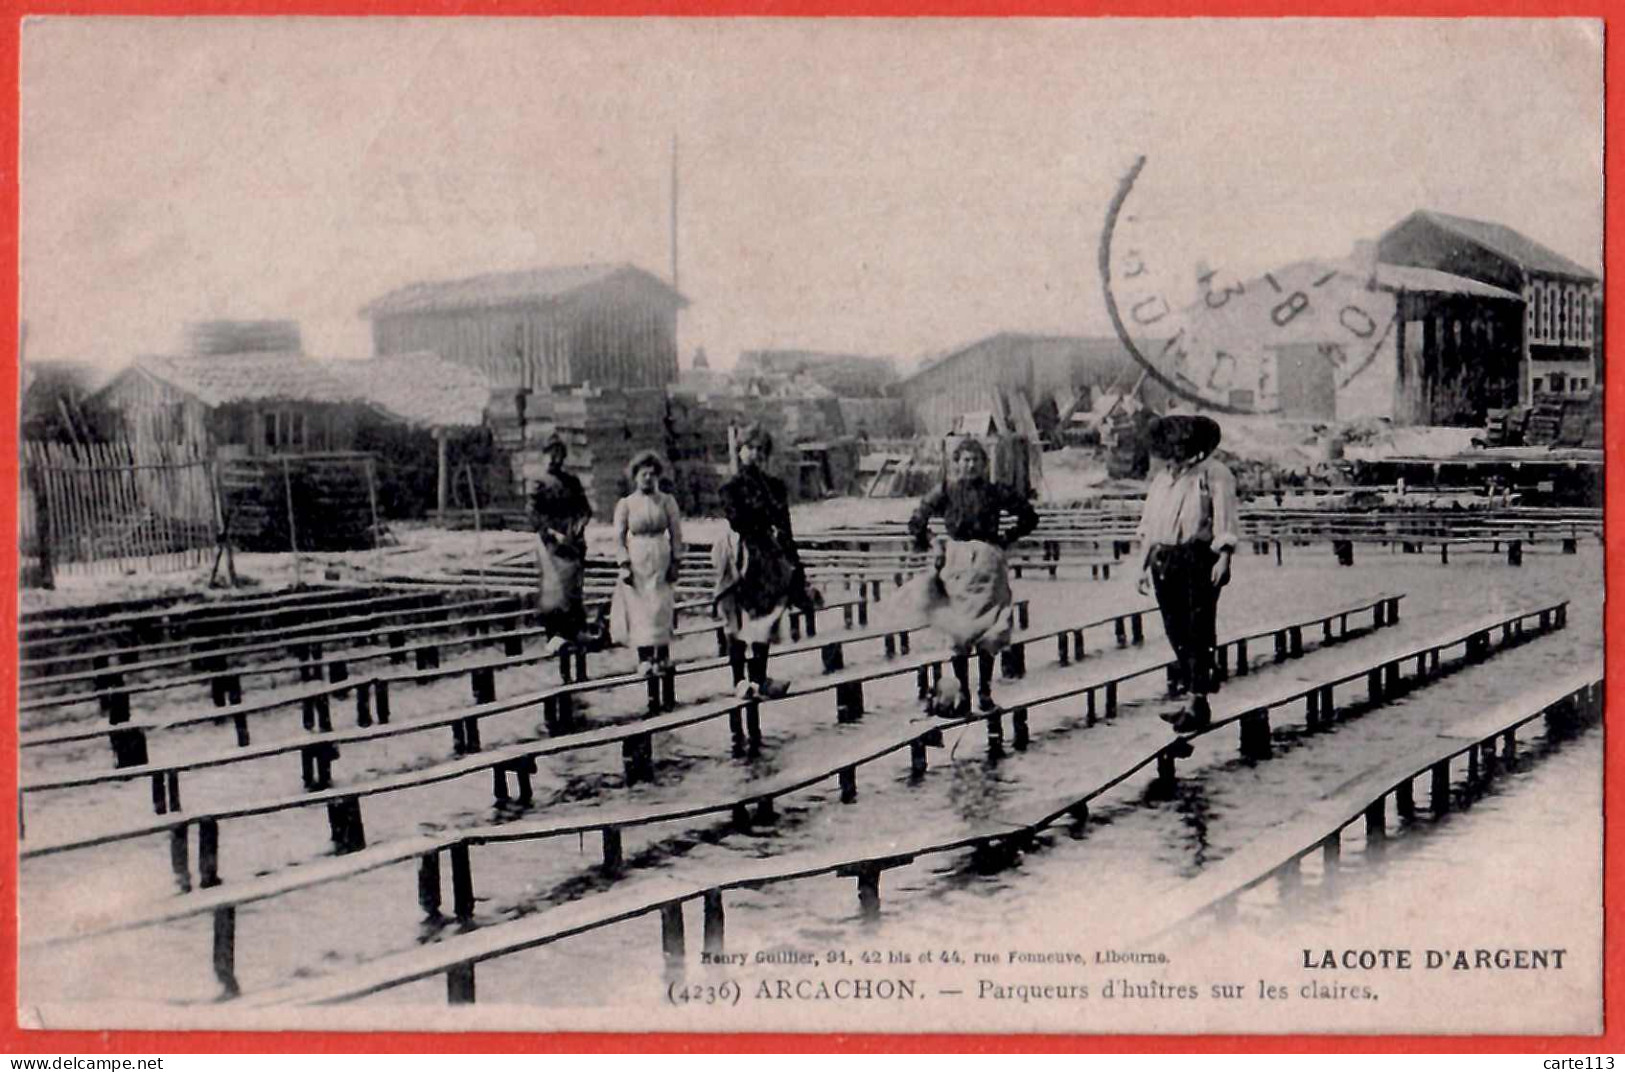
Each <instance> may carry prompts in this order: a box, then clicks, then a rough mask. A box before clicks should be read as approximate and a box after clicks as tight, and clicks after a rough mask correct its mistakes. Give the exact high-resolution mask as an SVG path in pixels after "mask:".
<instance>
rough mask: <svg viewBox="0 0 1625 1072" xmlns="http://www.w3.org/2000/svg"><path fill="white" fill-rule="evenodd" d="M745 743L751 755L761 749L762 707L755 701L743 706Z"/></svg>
mask: <svg viewBox="0 0 1625 1072" xmlns="http://www.w3.org/2000/svg"><path fill="white" fill-rule="evenodd" d="M745 743H746V744H747V745H748V746H749V748H750V752H751V754H752V755H755V754H756V753H757V752H758V751H759V750H760V749H761V747H762V705H761V704H759V703H757V702H756V701H755V700H752V701H750V702H749V703H747V704H746V705H745Z"/></svg>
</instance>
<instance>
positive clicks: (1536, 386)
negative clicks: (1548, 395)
mask: <svg viewBox="0 0 1625 1072" xmlns="http://www.w3.org/2000/svg"><path fill="white" fill-rule="evenodd" d="M1544 386H1545V381H1544V380H1542V379H1541V378H1540V377H1539V376H1536V377H1535V378H1534V379H1532V380H1530V381H1529V393H1530V394H1532V395H1538V394H1540V393H1541V388H1542V387H1544Z"/></svg>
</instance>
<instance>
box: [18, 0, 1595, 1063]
mask: <svg viewBox="0 0 1625 1072" xmlns="http://www.w3.org/2000/svg"><path fill="white" fill-rule="evenodd" d="M1612 7H1613V5H1612V4H1610V3H1609V2H1608V0H1589V2H1584V0H1580V2H1577V0H1316V2H1313V3H1310V2H1307V0H1205V2H1200V0H551V2H539V0H77V2H75V0H0V8H3V10H4V12H5V15H6V16H7V17H6V18H5V19H4V20H3V21H0V93H3V94H4V95H5V96H6V97H7V99H10V100H12V101H13V102H16V101H17V88H18V44H19V38H20V28H21V20H22V19H23V18H26V17H27V16H30V15H189V14H197V15H217V16H232V15H343V16H355V15H422V16H450V15H472V16H491V15H509V16H512V15H616V16H630V15H660V16H698V15H755V16H763V15H772V16H804V17H805V16H860V15H861V16H881V17H884V16H892V17H904V16H922V15H930V16H984V17H998V16H1078V15H1110V16H1138V17H1159V16H1183V15H1213V16H1254V17H1269V16H1285V15H1299V16H1304V15H1315V16H1360V15H1390V16H1401V15H1404V16H1427V17H1446V16H1467V15H1478V16H1490V15H1503V16H1518V17H1529V16H1542V17H1560V16H1561V17H1588V18H1602V19H1604V21H1605V23H1607V24H1608V25H1607V26H1606V27H1605V32H1606V30H1608V29H1612V28H1613V25H1614V24H1615V20H1614V19H1612V18H1610V15H1611V9H1612ZM1619 24H1625V17H1622V18H1621V19H1620V20H1619ZM1619 54H1620V50H1619V49H1616V48H1608V49H1607V50H1606V54H1605V68H1604V77H1605V79H1606V86H1607V89H1606V93H1605V116H1606V120H1605V122H1606V130H1605V133H1606V135H1607V137H1606V142H1605V145H1606V148H1605V153H1604V168H1605V172H1609V173H1615V174H1625V123H1622V122H1621V121H1620V116H1621V114H1622V113H1625V69H1622V68H1625V64H1622V63H1621V61H1620V59H1619ZM0 124H3V126H0V133H3V135H4V137H3V140H0V220H3V223H0V262H5V263H10V264H13V265H16V264H18V259H17V258H18V238H17V234H18V223H17V220H18V217H17V212H18V185H17V154H18V109H17V107H16V106H15V104H14V106H13V107H12V108H10V109H7V111H6V113H5V115H4V117H3V119H0ZM1617 200H1618V198H1617V191H1616V190H1615V188H1614V186H1613V184H1609V185H1608V187H1607V194H1606V216H1605V224H1606V226H1605V241H1604V265H1605V267H1604V276H1605V278H1604V286H1605V292H1604V293H1605V305H1604V313H1605V316H1606V321H1605V325H1606V327H1605V330H1606V336H1605V337H1606V338H1610V339H1618V338H1621V337H1625V336H1622V335H1621V332H1622V331H1625V285H1622V283H1621V275H1620V274H1619V273H1616V272H1614V271H1612V267H1613V255H1614V253H1615V252H1616V251H1618V249H1619V248H1620V243H1621V241H1622V240H1625V225H1622V224H1621V223H1620V217H1619V215H1618V213H1616V212H1614V211H1613V209H1614V208H1615V203H1616V201H1617ZM17 332H18V292H17V282H16V274H15V273H11V274H10V278H9V279H8V280H7V282H6V284H5V286H4V289H3V292H0V338H10V339H13V340H15V339H16V338H17ZM17 376H18V368H17V360H16V352H15V350H13V351H12V352H11V356H10V358H9V359H8V360H6V361H4V362H0V398H7V399H12V400H15V399H16V398H17ZM1605 391H1606V396H1607V399H1608V402H1607V421H1608V428H1609V430H1610V433H1612V432H1614V431H1616V430H1617V429H1619V428H1620V427H1621V422H1622V421H1625V362H1621V361H1619V360H1614V361H1611V362H1609V368H1608V370H1607V373H1606V381H1605ZM17 420H18V418H17V411H16V409H15V406H14V405H8V406H7V407H6V411H5V414H4V424H3V425H0V467H3V469H4V474H5V475H4V479H5V481H6V483H5V484H4V485H3V486H6V487H12V488H15V487H16V486H17V477H18V474H17ZM1606 457H1607V466H1608V469H1609V470H1610V471H1613V472H1615V473H1618V472H1620V471H1621V470H1622V466H1625V446H1622V445H1621V443H1620V441H1619V440H1618V438H1617V437H1616V436H1614V435H1612V434H1610V436H1609V438H1608V440H1607V448H1606ZM1622 508H1625V477H1616V478H1615V479H1611V480H1609V481H1608V484H1607V492H1606V515H1605V516H1606V548H1607V567H1606V569H1607V574H1608V578H1609V580H1612V577H1613V576H1614V575H1615V574H1616V573H1617V571H1618V569H1619V567H1620V566H1622V565H1625V547H1622V544H1621V538H1620V532H1619V524H1618V522H1619V513H1620V510H1621V509H1622ZM16 527H17V502H16V498H15V496H11V495H0V532H15V531H16ZM16 581H17V556H16V549H15V545H14V544H12V543H11V542H9V541H7V542H6V543H5V550H4V552H3V553H0V627H3V628H4V630H5V647H4V649H3V650H0V682H4V686H3V688H4V695H3V697H0V702H3V704H4V710H3V711H0V757H9V756H12V755H15V749H16V734H17V711H16V691H15V687H14V683H15V681H16V678H17V671H16V663H15V660H16V658H17V655H16V652H17V644H16V640H17V637H16V623H17V594H16V593H17V585H16ZM1605 629H1606V631H1607V635H1608V636H1609V637H1615V636H1619V635H1622V634H1625V598H1616V599H1611V600H1609V601H1608V604H1607V610H1606V616H1605ZM1615 656H1616V652H1615V651H1614V649H1613V647H1612V645H1610V646H1609V650H1608V653H1607V675H1608V679H1607V680H1608V684H1607V705H1608V710H1609V711H1618V710H1620V709H1621V704H1622V703H1625V676H1622V674H1621V667H1620V666H1619V661H1620V660H1619V659H1617V658H1616V657H1615ZM1604 761H1605V771H1604V786H1605V792H1604V800H1605V809H1604V811H1605V827H1604V852H1605V861H1604V870H1603V874H1604V882H1605V897H1604V912H1603V1016H1604V1025H1605V1027H1604V1033H1603V1034H1602V1035H1601V1036H1600V1037H1599V1036H1590V1035H1564V1036H1551V1037H1547V1036H1528V1035H1474V1036H1442V1035H1385V1036H1384V1035H1331V1036H1328V1035H1184V1036H1181V1035H1174V1036H1161V1035H962V1034H897V1035H886V1034H765V1033H751V1034H717V1033H703V1034H688V1033H668V1032H662V1033H656V1034H619V1033H615V1034H612V1033H598V1032H595V1033H560V1034H534V1033H517V1032H516V1033H506V1032H479V1033H462V1034H450V1033H440V1032H389V1033H355V1032H300V1031H287V1032H283V1031H253V1032H231V1031H197V1032H171V1031H29V1030H23V1029H20V1028H19V1027H18V1026H17V1022H16V1008H17V1001H16V994H17V963H16V956H15V949H16V940H17V938H16V932H17V922H16V916H15V911H14V908H13V904H12V900H11V896H10V894H9V892H6V893H4V894H3V901H4V903H3V904H0V1003H3V1004H4V1007H3V1008H0V1051H5V1052H12V1053H46V1054H55V1053H80V1054H92V1053H278V1052H284V1053H286V1052H292V1053H303V1052H312V1051H315V1052H327V1053H370V1052H383V1053H409V1052H428V1053H436V1052H468V1053H503V1052H561V1051H564V1052H569V1051H587V1052H620V1051H632V1052H662V1051H670V1050H676V1051H686V1052H697V1053H722V1052H733V1051H738V1052H747V1053H759V1052H777V1051H783V1050H811V1051H823V1052H828V1051H850V1052H860V1053H926V1052H941V1051H943V1050H968V1051H980V1052H1034V1053H1065V1052H1074V1051H1080V1050H1082V1051H1088V1050H1093V1051H1105V1052H1139V1053H1252V1052H1259V1053H1294V1052H1304V1051H1310V1052H1316V1051H1318V1052H1329V1053H1351V1052H1355V1053H1357V1052H1383V1053H1441V1052H1445V1053H1455V1052H1466V1053H1497V1052H1515V1053H1518V1052H1527V1053H1559V1054H1562V1053H1571V1054H1585V1053H1598V1052H1606V1051H1615V1052H1617V1051H1620V1050H1625V1017H1622V1015H1621V1014H1622V1012H1625V1009H1622V1006H1621V1002H1622V1001H1625V947H1622V946H1621V943H1620V940H1619V930H1618V928H1617V927H1614V926H1612V925H1611V920H1610V916H1609V912H1608V908H1609V907H1610V906H1617V905H1618V904H1619V903H1620V901H1619V895H1618V890H1619V888H1620V886H1621V884H1622V883H1625V853H1621V851H1620V848H1619V839H1618V837H1617V836H1616V835H1617V833H1618V827H1619V825H1620V811H1621V801H1622V794H1625V732H1622V731H1618V730H1616V731H1615V732H1612V733H1608V734H1607V735H1606V738H1605V741H1604ZM16 792H17V770H16V766H15V764H14V763H9V762H4V761H3V760H0V800H14V799H16ZM16 829H17V828H16V825H15V824H14V823H11V822H4V823H0V891H14V890H15V889H16V888H17V883H16V878H17V835H16Z"/></svg>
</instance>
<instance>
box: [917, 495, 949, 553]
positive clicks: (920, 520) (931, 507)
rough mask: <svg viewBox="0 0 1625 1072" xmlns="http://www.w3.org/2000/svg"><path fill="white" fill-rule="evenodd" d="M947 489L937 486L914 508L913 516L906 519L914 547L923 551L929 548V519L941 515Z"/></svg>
mask: <svg viewBox="0 0 1625 1072" xmlns="http://www.w3.org/2000/svg"><path fill="white" fill-rule="evenodd" d="M946 495H947V488H946V487H942V486H939V487H937V488H936V489H935V490H934V491H931V492H928V493H926V495H925V497H924V498H922V499H921V500H920V505H919V506H918V507H916V508H915V510H914V516H912V517H910V518H909V519H908V531H909V535H911V536H913V537H914V547H915V549H916V550H920V551H923V550H925V549H926V548H927V547H929V546H931V518H932V517H933V516H934V515H936V514H940V513H942V510H943V506H944V503H945V502H946Z"/></svg>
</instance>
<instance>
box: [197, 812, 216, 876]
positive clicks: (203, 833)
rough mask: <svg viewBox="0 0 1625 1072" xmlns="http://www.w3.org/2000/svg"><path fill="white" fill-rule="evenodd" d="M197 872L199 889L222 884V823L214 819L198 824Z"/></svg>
mask: <svg viewBox="0 0 1625 1072" xmlns="http://www.w3.org/2000/svg"><path fill="white" fill-rule="evenodd" d="M197 874H198V888H199V889H203V890H207V889H210V888H212V887H214V886H218V885H220V823H219V822H217V821H216V820H214V819H200V820H199V821H198V824H197Z"/></svg>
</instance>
